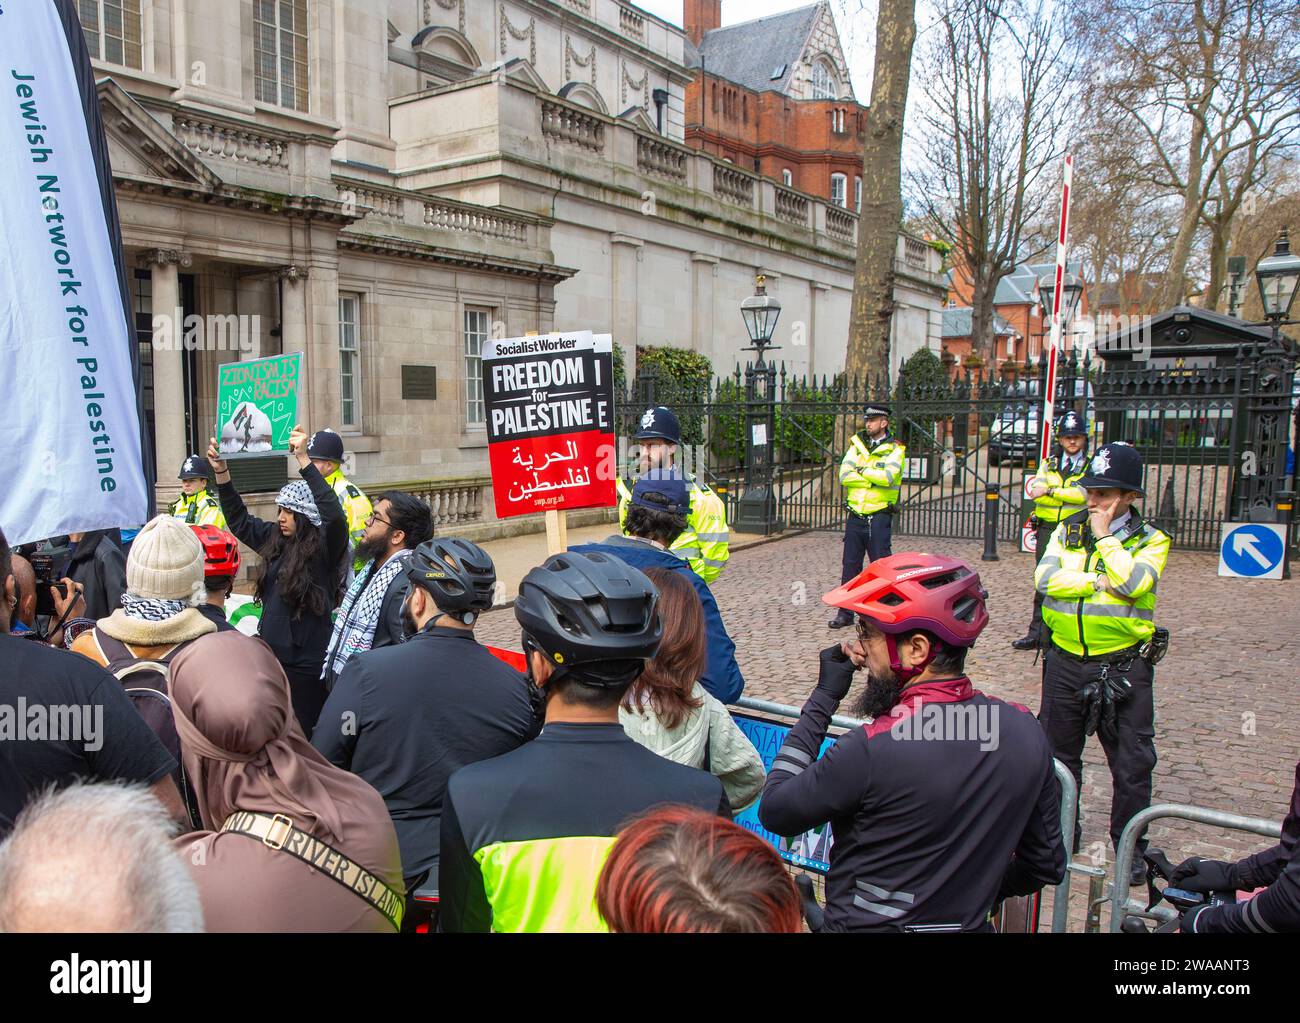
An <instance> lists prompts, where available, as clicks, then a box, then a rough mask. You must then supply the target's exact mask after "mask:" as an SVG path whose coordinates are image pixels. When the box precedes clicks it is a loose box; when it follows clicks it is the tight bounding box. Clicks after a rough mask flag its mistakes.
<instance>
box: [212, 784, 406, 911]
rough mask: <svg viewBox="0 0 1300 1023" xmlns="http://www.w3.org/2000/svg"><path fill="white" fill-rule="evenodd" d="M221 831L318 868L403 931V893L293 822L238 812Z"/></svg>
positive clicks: (270, 816) (261, 814) (271, 816)
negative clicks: (250, 839)
mask: <svg viewBox="0 0 1300 1023" xmlns="http://www.w3.org/2000/svg"><path fill="white" fill-rule="evenodd" d="M221 830H222V831H223V832H226V831H229V832H232V833H233V834H236V835H247V836H248V837H249V838H256V839H258V840H259V841H261V843H262V844H263V845H264V846H266V847H267V848H268V849H275V850H278V851H279V852H283V853H288V854H289V855H290V856H293V857H295V858H296V859H299V860H302V861H303V863H306V864H307V865H308V866H310V867H315V868H316V869H317V870H319V871H321V873H323V874H325V875H326V876H327V877H332V878H333V879H334V880H335V881H337V882H338V883H339V884H341V885H342V886H343V887H344V888H346V889H348V891H350V892H352V893H353V894H354V895H359V896H361V898H363V899H365V901H366V902H368V903H369V904H370V905H371V906H372V907H373V908H374V909H376V910H378V911H379V912H380V913H381V914H383V916H384V918H385V919H386V920H387V921H388V922H389V923H390V924H392V925H393V929H394V930H397V931H400V930H401V929H402V916H403V915H404V914H405V913H406V896H405V894H404V893H403V894H399V893H398V892H396V891H394V890H393V889H392V888H390V887H388V885H386V884H385V883H384V882H383V881H382V880H380V879H379V878H378V877H376V876H375V875H374V874H372V873H371V872H370V871H368V870H366V868H365V867H363V866H361V864H359V863H354V862H353V861H352V860H350V859H348V858H347V857H346V856H344V855H343V854H342V853H341V852H339V851H338V850H337V849H335V848H334V847H332V846H329V845H326V844H325V843H324V842H322V841H321V840H320V839H319V838H314V837H313V836H311V835H309V834H308V833H307V832H305V831H301V830H299V829H298V828H296V827H294V826H293V821H291V820H290V819H289V818H288V817H286V816H285V815H284V814H282V813H277V814H269V813H253V812H252V811H249V810H236V811H235V812H234V813H232V814H231V815H230V816H229V817H227V818H226V823H225V824H223V825H222V827H221Z"/></svg>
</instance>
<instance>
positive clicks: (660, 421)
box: [635, 405, 682, 444]
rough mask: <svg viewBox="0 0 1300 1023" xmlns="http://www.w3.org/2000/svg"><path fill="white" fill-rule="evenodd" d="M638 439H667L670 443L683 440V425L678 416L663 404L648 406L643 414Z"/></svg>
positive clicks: (678, 442) (677, 442)
mask: <svg viewBox="0 0 1300 1023" xmlns="http://www.w3.org/2000/svg"><path fill="white" fill-rule="evenodd" d="M635 439H636V440H666V441H668V442H669V443H670V444H680V443H681V442H682V427H681V424H680V423H679V422H678V421H677V417H676V416H675V415H673V414H672V412H671V411H669V410H668V409H666V408H664V407H663V406H662V405H657V406H655V407H654V408H648V409H646V410H645V412H644V413H643V414H642V416H641V429H640V430H638V431H637V434H636V438H635Z"/></svg>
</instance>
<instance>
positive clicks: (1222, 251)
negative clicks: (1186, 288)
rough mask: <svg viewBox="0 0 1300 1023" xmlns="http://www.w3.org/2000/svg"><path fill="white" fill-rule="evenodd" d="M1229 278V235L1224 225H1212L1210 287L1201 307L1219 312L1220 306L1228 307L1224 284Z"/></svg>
mask: <svg viewBox="0 0 1300 1023" xmlns="http://www.w3.org/2000/svg"><path fill="white" fill-rule="evenodd" d="M1227 277H1228V235H1227V232H1226V231H1225V230H1224V225H1223V224H1221V223H1214V224H1211V225H1210V285H1209V287H1208V288H1207V289H1206V292H1205V298H1204V299H1203V300H1202V302H1201V305H1202V306H1204V307H1205V308H1206V309H1212V310H1214V311H1215V312H1218V309H1219V306H1220V304H1223V305H1228V304H1229V302H1228V296H1227V295H1225V294H1224V293H1223V286H1224V282H1225V281H1226V280H1227Z"/></svg>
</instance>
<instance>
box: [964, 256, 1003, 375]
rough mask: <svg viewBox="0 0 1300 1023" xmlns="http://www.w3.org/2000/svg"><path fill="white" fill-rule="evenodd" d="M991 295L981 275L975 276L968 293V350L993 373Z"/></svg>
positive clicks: (990, 290) (993, 346)
mask: <svg viewBox="0 0 1300 1023" xmlns="http://www.w3.org/2000/svg"><path fill="white" fill-rule="evenodd" d="M993 295H994V289H993V288H991V287H989V282H988V280H987V279H986V278H985V277H984V276H983V274H976V275H975V280H974V282H973V284H972V286H971V293H970V350H971V353H972V354H974V355H978V356H979V357H980V358H981V359H983V360H984V366H985V368H986V369H987V370H988V371H989V372H990V373H991V372H993V363H994V361H995V360H996V358H997V352H996V351H994V348H995V344H994V337H993V312H994V310H993Z"/></svg>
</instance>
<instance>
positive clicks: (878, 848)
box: [758, 553, 1066, 931]
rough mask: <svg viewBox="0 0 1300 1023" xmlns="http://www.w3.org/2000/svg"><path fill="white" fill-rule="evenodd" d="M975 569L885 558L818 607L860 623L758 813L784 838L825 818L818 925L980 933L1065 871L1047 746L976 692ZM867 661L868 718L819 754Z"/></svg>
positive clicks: (1033, 726) (1018, 718) (863, 701)
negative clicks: (1004, 906) (827, 832)
mask: <svg viewBox="0 0 1300 1023" xmlns="http://www.w3.org/2000/svg"><path fill="white" fill-rule="evenodd" d="M986 597H987V594H986V592H985V590H984V588H983V587H982V586H981V585H980V581H979V576H978V575H976V574H975V572H973V571H972V570H971V568H970V567H969V566H968V565H966V564H965V563H963V562H961V561H958V560H957V559H955V558H947V557H942V556H939V555H933V554H915V553H913V554H896V555H892V556H890V557H887V558H882V559H880V560H879V561H873V562H872V563H871V564H870V565H869V566H868V567H867V569H866V570H865V571H864V572H862V573H861V574H860V575H858V576H857V577H856V578H854V579H852V580H850V581H849V582H848V583H847V584H845V585H843V586H840V587H839V588H838V589H835V590H832V591H831V592H830V593H828V594H826V596H825V597H824V598H823V599H824V600H825V602H826V603H827V604H829V605H831V606H832V607H837V608H841V609H843V610H846V611H848V612H850V613H855V614H856V615H857V624H858V636H857V639H856V640H850V641H849V642H846V643H843V644H841V645H837V646H832V647H828V648H827V649H826V650H823V651H822V654H821V673H820V675H819V677H818V680H817V687H816V688H815V689H814V690H813V692H812V695H811V696H810V697H809V698H808V702H807V703H805V704H804V707H803V712H802V714H801V716H800V718H799V721H798V723H797V724H796V725H795V726H794V728H793V729H792V730H791V731H790V735H789V736H788V737H787V739H786V741H785V744H784V745H783V746H782V747H781V750H780V752H779V753H778V754H777V756H776V759H775V760H774V761H773V763H772V768H771V771H770V772H769V773H768V776H767V785H766V787H765V788H764V790H763V798H762V801H761V802H760V803H759V810H758V815H759V820H760V821H761V822H762V824H763V826H764V827H765V828H768V829H769V830H771V831H774V832H776V833H777V834H779V835H786V836H790V837H793V836H795V835H800V834H803V833H804V832H805V831H808V830H809V829H811V828H814V827H818V826H819V825H821V824H824V823H826V822H827V821H829V822H830V825H831V831H832V834H833V835H834V844H833V845H832V847H831V858H830V864H831V869H830V873H829V874H828V875H827V878H826V923H825V929H826V930H828V931H981V930H985V931H986V930H990V929H991V926H990V924H989V916H990V914H991V912H992V911H993V909H994V908H995V907H996V905H997V904H998V903H999V902H1000V901H1001V900H1003V899H1005V898H1008V897H1011V896H1016V895H1029V894H1032V893H1033V892H1035V891H1037V890H1038V889H1040V888H1042V887H1043V886H1044V885H1049V884H1058V883H1059V882H1060V881H1061V879H1062V878H1063V877H1064V876H1065V864H1066V858H1065V847H1064V845H1063V843H1062V841H1061V824H1060V793H1059V790H1058V786H1057V783H1056V777H1055V775H1054V773H1053V769H1052V753H1051V748H1050V747H1049V745H1048V743H1047V739H1046V737H1045V736H1044V735H1043V732H1042V729H1041V728H1040V727H1039V725H1038V722H1037V721H1036V720H1035V719H1034V717H1033V716H1032V715H1031V714H1030V713H1029V711H1028V710H1026V709H1025V708H1024V707H1020V706H1017V705H1015V704H1009V703H1004V702H1003V701H1001V700H996V699H993V698H992V697H989V696H985V695H984V694H983V693H981V692H980V691H979V690H977V689H975V688H974V687H973V686H972V685H971V682H970V679H969V678H967V677H966V675H965V672H964V666H965V660H966V651H967V649H969V648H970V647H971V646H972V645H973V644H974V642H975V639H976V637H977V636H979V634H980V632H981V631H983V629H984V626H985V625H987V624H988V612H987V611H986V610H985V606H984V601H985V599H986ZM863 667H865V668H866V669H867V672H868V677H867V685H866V689H865V691H864V692H863V694H862V695H861V697H860V698H859V699H858V701H857V704H856V706H855V708H854V709H855V710H856V711H857V712H858V713H859V714H861V715H862V716H864V717H869V718H872V719H873V720H871V721H870V722H868V723H867V724H866V725H864V726H863V727H861V728H855V729H853V730H852V731H850V732H847V733H845V734H844V735H842V736H840V738H839V740H838V741H837V742H836V743H835V745H834V746H832V747H830V748H829V749H828V750H827V751H826V753H825V755H824V756H822V757H821V759H820V760H819V759H817V752H818V750H820V749H821V745H822V742H823V740H824V739H825V737H826V730H827V728H828V726H829V725H830V720H831V715H832V714H834V713H835V711H836V709H837V708H838V707H839V704H840V701H841V700H843V699H844V698H845V697H846V696H847V695H848V692H849V688H850V686H851V685H852V682H853V673H854V671H855V670H856V669H858V668H863Z"/></svg>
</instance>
